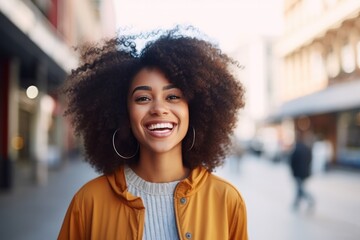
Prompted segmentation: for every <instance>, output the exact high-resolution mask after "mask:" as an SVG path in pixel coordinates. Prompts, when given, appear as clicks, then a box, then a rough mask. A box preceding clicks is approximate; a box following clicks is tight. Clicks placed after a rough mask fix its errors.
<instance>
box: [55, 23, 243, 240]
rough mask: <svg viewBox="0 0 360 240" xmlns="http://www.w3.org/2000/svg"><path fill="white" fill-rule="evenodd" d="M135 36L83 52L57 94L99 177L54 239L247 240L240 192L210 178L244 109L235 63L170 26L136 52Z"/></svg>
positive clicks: (75, 203) (70, 211)
mask: <svg viewBox="0 0 360 240" xmlns="http://www.w3.org/2000/svg"><path fill="white" fill-rule="evenodd" d="M154 35H156V34H155V33H154ZM143 37H144V35H138V36H127V37H119V38H115V39H112V40H109V41H106V42H105V43H104V44H103V45H101V46H97V45H93V46H87V47H86V48H83V49H82V50H83V51H82V59H83V62H82V63H81V66H80V67H79V68H77V69H76V70H74V71H73V72H72V74H71V75H70V77H69V80H68V81H67V84H66V86H65V87H64V91H65V94H66V95H67V97H68V99H69V103H68V108H67V111H66V114H68V115H69V116H70V117H71V120H72V123H73V125H74V127H75V129H76V132H77V133H78V134H79V135H80V136H81V137H82V138H83V141H84V149H85V155H86V159H87V161H88V162H89V163H90V164H91V165H92V166H94V167H95V168H96V169H97V171H99V172H100V173H102V174H103V175H102V176H100V177H98V178H96V179H94V180H92V181H90V182H88V183H87V184H85V185H84V186H83V187H82V188H81V189H80V190H79V191H78V192H77V193H76V195H75V196H74V198H73V200H72V202H71V204H70V206H69V209H68V211H67V213H66V216H65V219H64V222H63V225H62V228H61V230H60V234H59V239H157V240H158V239H237V240H242V239H247V219H246V209H245V203H244V201H243V199H242V197H241V195H240V193H239V192H238V191H237V190H236V189H235V188H234V187H233V186H232V185H231V184H229V183H227V182H226V181H224V180H222V179H220V178H219V177H217V176H215V175H213V174H212V173H211V172H212V171H213V170H214V168H215V167H217V166H220V165H221V164H222V163H223V160H224V157H225V155H226V153H227V152H228V149H229V144H230V135H231V133H232V130H233V128H234V127H235V123H236V120H237V112H238V110H239V109H240V108H241V107H243V105H244V103H243V93H244V91H243V88H242V85H241V84H240V82H239V81H237V80H236V79H235V77H234V75H233V74H232V73H231V70H230V68H229V67H230V65H231V64H234V63H235V62H234V61H233V60H232V59H231V58H229V57H228V56H227V55H225V54H223V53H222V52H221V51H220V50H219V49H218V48H217V47H216V46H215V45H213V44H211V43H210V42H208V41H204V40H201V39H197V38H194V37H189V36H186V35H181V31H180V30H179V29H177V28H175V29H173V30H170V31H165V32H162V33H161V35H160V36H158V37H157V38H155V39H153V40H152V41H149V42H148V43H147V45H146V46H145V47H144V49H143V50H142V51H141V52H140V53H139V52H137V49H136V44H135V41H136V39H137V38H143ZM152 38H154V36H152Z"/></svg>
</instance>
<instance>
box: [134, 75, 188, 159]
mask: <svg viewBox="0 0 360 240" xmlns="http://www.w3.org/2000/svg"><path fill="white" fill-rule="evenodd" d="M128 110H129V116H130V125H131V129H132V132H133V134H134V136H135V137H136V139H137V140H138V142H139V144H140V147H141V148H146V149H147V150H148V151H150V152H153V153H165V152H168V151H171V150H173V149H176V150H179V149H180V150H181V141H182V140H183V139H184V137H185V135H186V132H187V130H188V127H189V108H188V103H187V101H186V100H185V98H184V96H183V94H182V92H181V90H180V89H179V88H176V87H175V86H174V85H173V84H172V83H170V82H169V80H168V79H167V78H166V77H165V76H164V74H163V73H162V72H161V71H159V70H158V69H149V68H144V69H142V70H141V71H139V73H137V74H136V75H135V77H134V79H133V81H132V83H131V85H130V89H129V94H128Z"/></svg>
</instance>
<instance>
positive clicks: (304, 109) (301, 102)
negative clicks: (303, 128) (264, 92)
mask: <svg viewBox="0 0 360 240" xmlns="http://www.w3.org/2000/svg"><path fill="white" fill-rule="evenodd" d="M356 108H360V79H359V80H356V81H351V82H347V83H341V84H336V85H333V86H330V87H328V88H326V89H324V90H322V91H319V92H316V93H313V94H310V95H306V96H304V97H300V98H297V99H294V100H291V101H289V102H286V103H284V104H283V105H282V106H281V107H280V108H279V109H278V110H277V111H276V112H275V114H273V115H271V116H270V117H269V118H268V121H269V122H277V121H280V120H281V119H284V118H290V117H296V116H301V115H318V114H323V113H330V112H338V111H345V110H350V109H356Z"/></svg>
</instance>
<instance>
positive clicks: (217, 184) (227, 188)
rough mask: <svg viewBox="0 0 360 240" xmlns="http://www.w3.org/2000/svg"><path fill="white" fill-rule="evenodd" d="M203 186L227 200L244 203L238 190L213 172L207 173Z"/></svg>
mask: <svg viewBox="0 0 360 240" xmlns="http://www.w3.org/2000/svg"><path fill="white" fill-rule="evenodd" d="M205 187H206V188H207V190H210V192H213V193H214V194H217V195H220V196H224V197H226V198H227V199H228V200H231V201H235V202H237V203H239V204H240V205H244V199H243V197H242V195H241V193H240V191H239V190H238V189H237V188H236V187H235V186H234V185H233V184H231V183H230V182H228V181H227V180H225V179H223V178H221V177H219V176H217V175H215V174H213V173H209V176H208V179H207V183H206V184H205Z"/></svg>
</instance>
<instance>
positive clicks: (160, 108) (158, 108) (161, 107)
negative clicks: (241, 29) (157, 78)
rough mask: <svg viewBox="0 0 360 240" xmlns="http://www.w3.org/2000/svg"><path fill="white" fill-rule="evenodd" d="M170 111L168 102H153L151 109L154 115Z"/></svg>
mask: <svg viewBox="0 0 360 240" xmlns="http://www.w3.org/2000/svg"><path fill="white" fill-rule="evenodd" d="M168 113H169V109H168V107H167V104H166V102H164V101H162V100H155V101H153V103H152V106H151V109H150V114H152V115H159V116H160V115H164V114H168Z"/></svg>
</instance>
